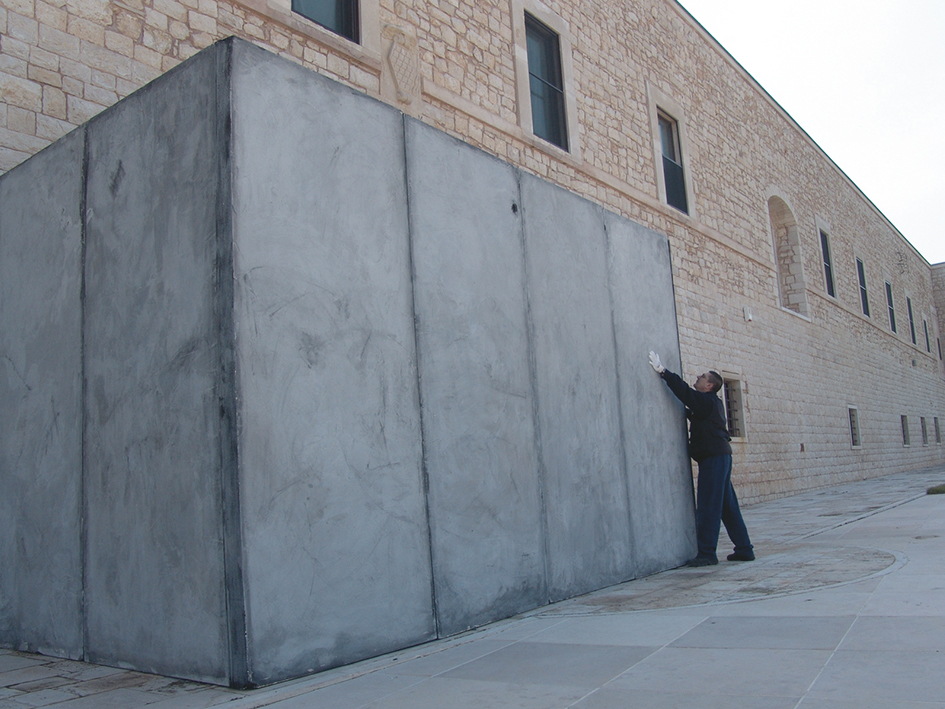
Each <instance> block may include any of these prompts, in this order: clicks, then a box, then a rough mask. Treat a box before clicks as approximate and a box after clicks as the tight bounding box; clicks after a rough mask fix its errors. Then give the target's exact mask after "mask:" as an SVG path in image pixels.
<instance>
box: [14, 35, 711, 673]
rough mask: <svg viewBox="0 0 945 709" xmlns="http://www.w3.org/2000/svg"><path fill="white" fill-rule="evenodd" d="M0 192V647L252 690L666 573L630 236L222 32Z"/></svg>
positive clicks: (652, 291) (651, 337)
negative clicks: (217, 40)
mask: <svg viewBox="0 0 945 709" xmlns="http://www.w3.org/2000/svg"><path fill="white" fill-rule="evenodd" d="M83 151H84V155H85V164H86V169H85V172H84V173H83V170H82V165H83V162H82V160H83ZM59 177H61V178H63V179H62V180H58V179H57V178H59ZM36 185H45V187H44V188H43V189H37V188H36ZM11 199H12V200H14V201H15V203H16V204H19V203H20V201H21V200H24V206H23V207H22V208H17V209H11V208H10V207H9V206H8V205H9V204H11V201H10V200H11ZM0 200H3V201H2V202H0V205H3V213H2V215H0V237H2V239H3V240H2V241H0V249H2V255H3V264H2V268H3V274H4V291H3V295H4V300H3V302H2V304H0V322H2V324H3V331H2V334H0V346H2V349H0V366H2V367H3V368H4V369H3V372H4V375H3V376H4V379H3V386H4V387H5V389H4V395H5V396H7V397H9V399H10V400H11V401H13V402H14V405H13V406H12V407H11V409H10V413H9V414H8V413H4V415H3V417H2V421H0V434H2V438H0V442H2V445H3V450H2V451H0V456H2V457H0V461H2V463H3V468H2V470H0V474H2V476H3V480H2V484H3V486H4V489H5V490H6V489H11V490H15V491H16V498H11V497H10V496H4V498H3V501H2V502H0V504H2V505H4V508H3V510H4V512H5V513H6V512H9V513H10V514H4V517H3V521H2V522H0V524H3V525H5V527H4V528H3V530H2V531H4V532H9V534H4V539H3V541H2V542H0V544H2V546H0V551H2V553H3V557H2V559H0V569H2V570H0V574H3V575H2V576H0V579H2V580H3V584H4V586H3V596H2V599H3V602H2V604H0V611H2V615H0V642H2V643H4V644H5V645H9V646H17V647H28V648H31V649H42V650H44V651H47V652H51V653H52V654H61V655H67V656H73V657H85V658H88V659H92V660H96V661H99V662H105V663H120V664H122V665H128V666H133V667H136V668H139V669H144V670H150V671H156V672H161V673H165V674H173V675H178V676H184V677H193V678H198V679H202V680H206V681H212V682H219V683H230V684H234V685H242V684H264V683H268V682H273V681H277V680H279V679H284V678H288V677H293V676H299V675H302V674H306V673H309V672H313V671H318V670H322V669H326V668H328V667H332V666H336V665H339V664H344V663H348V662H352V661H355V660H358V659H362V658H365V657H370V656H373V655H377V654H381V653H384V652H387V651H392V650H395V649H398V648H401V647H405V646H408V645H411V644H415V643H419V642H423V641H425V640H428V639H431V638H434V637H437V636H443V635H448V634H452V633H456V632H460V631H462V630H464V629H466V628H469V627H473V626H476V625H480V624H482V623H486V622H489V621H491V620H495V619H497V618H502V617H507V616H509V615H512V614H514V613H517V612H520V611H523V610H526V609H529V608H533V607H536V606H538V605H541V604H543V603H547V602H548V601H551V600H557V599H560V598H566V597H569V596H573V595H576V594H579V593H583V592H585V591H588V590H591V589H594V588H599V587H601V586H604V585H607V584H611V583H614V582H618V581H622V580H625V579H629V578H632V577H635V576H639V575H642V574H645V573H651V572H653V571H656V570H659V569H663V568H667V567H671V566H674V565H677V564H678V563H680V562H682V561H683V560H685V559H686V558H687V557H688V556H689V555H690V554H691V553H692V552H693V548H694V534H693V529H692V489H691V477H690V470H689V464H688V459H687V457H686V454H685V430H684V420H683V418H682V412H681V407H680V406H679V405H678V403H677V402H676V401H675V400H674V399H673V397H672V395H671V394H670V393H669V392H668V390H666V388H665V386H663V385H662V382H660V380H659V379H658V378H657V377H656V376H655V375H654V374H653V372H652V371H651V370H650V369H649V367H648V366H647V364H646V352H647V350H648V349H649V348H650V347H653V348H655V349H658V350H659V351H660V352H661V353H662V354H663V355H664V358H665V359H666V360H667V361H668V363H669V364H670V365H671V366H674V367H677V368H678V364H679V361H678V343H677V338H676V327H675V311H674V305H673V291H672V281H671V270H670V262H669V249H668V243H667V240H666V239H665V237H663V236H661V235H659V234H656V233H654V232H652V231H649V230H647V229H645V228H643V227H641V226H639V225H635V224H632V223H630V222H628V221H627V220H625V219H622V218H620V217H618V216H616V215H613V214H609V213H607V212H605V211H604V210H602V209H601V208H599V207H597V206H595V205H593V204H591V203H590V202H587V201H584V200H582V199H579V198H577V197H575V196H574V195H571V194H569V193H567V192H565V191H563V190H561V189H559V188H557V187H554V186H551V185H550V184H548V183H545V182H543V181H542V180H539V179H537V178H535V177H534V176H531V175H528V174H525V173H523V172H521V171H519V170H516V169H513V168H512V167H510V166H509V165H507V164H505V163H503V162H501V161H499V160H497V159H495V158H493V157H490V156H488V155H486V154H485V153H482V152H480V151H478V150H475V149H473V148H471V147H469V146H467V145H465V144H463V143H461V142H458V141H456V140H454V139H452V138H450V137H448V136H446V135H444V134H442V133H440V132H438V131H436V130H434V129H432V128H430V127H429V126H426V125H423V124H421V123H419V122H417V121H414V120H412V119H406V118H405V117H404V116H403V115H402V114H400V113H399V112H397V111H396V110H394V109H392V108H391V107H389V106H386V105H384V104H381V103H379V102H377V101H374V100H372V99H370V98H367V97H365V96H364V95H362V94H359V93H357V92H355V91H352V90H350V89H348V88H345V87H343V86H341V85H339V84H336V83H334V82H332V81H330V80H328V79H326V78H324V77H321V76H319V75H317V74H314V73H311V72H309V71H307V70H304V69H302V68H301V67H299V66H297V65H295V64H293V63H290V62H287V61H284V60H282V59H279V58H277V57H274V56H272V55H270V54H268V53H266V52H264V51H263V50H261V49H258V48H256V47H253V46H251V45H248V44H246V43H243V42H239V41H233V40H230V41H227V42H224V43H221V44H218V45H215V46H214V47H212V48H210V49H209V50H208V51H206V52H203V53H201V54H200V55H198V56H197V57H194V58H193V59H191V60H190V61H188V62H185V63H184V64H183V65H181V66H180V67H178V68H177V69H175V70H174V71H172V72H170V73H168V74H166V75H164V76H163V77H161V78H160V79H159V80H157V81H156V82H154V83H152V84H150V85H149V86H148V87H146V88H145V89H143V90H142V91H140V92H138V93H136V94H134V95H133V96H131V97H129V98H128V99H126V100H125V101H122V102H121V103H119V104H117V105H116V106H115V107H113V108H112V109H109V110H108V111H106V112H104V113H103V114H101V115H100V116H99V117H98V118H96V119H94V120H93V121H92V122H91V123H90V124H89V126H88V127H87V129H85V132H77V133H75V134H73V135H72V136H70V137H69V138H68V139H67V140H66V141H64V142H62V143H59V144H57V145H56V146H54V147H53V148H52V149H51V150H49V151H46V152H44V153H42V154H41V155H39V156H37V157H36V158H34V159H32V160H30V161H28V162H27V163H25V164H24V165H23V166H21V167H19V168H16V169H14V170H12V171H11V172H9V173H7V175H5V176H3V178H0ZM83 204H84V208H85V211H84V214H85V220H84V222H82V220H81V219H79V218H78V216H77V215H81V214H82V213H83V206H82V205H83ZM60 205H61V206H60ZM62 215H67V216H65V217H64V216H62ZM68 215H71V216H68ZM83 230H84V235H85V242H84V243H85V247H84V251H83V250H82V248H81V247H80V245H81V243H82V234H83ZM40 232H42V233H40ZM8 234H14V235H15V236H14V237H9V236H7V235H8ZM47 261H48V263H47ZM82 264H84V270H83V268H82ZM26 273H29V274H33V273H35V274H36V276H35V277H33V276H32V275H31V276H30V278H29V279H28V280H29V282H30V284H31V285H30V287H29V289H26V290H24V291H23V293H22V295H20V294H19V293H18V292H17V291H16V289H13V288H8V286H7V285H6V284H7V283H10V282H16V281H17V280H18V279H19V280H23V276H22V275H18V274H26ZM63 274H65V275H63ZM50 402H52V403H50ZM57 414H58V415H57ZM51 442H52V443H51ZM47 478H48V481H47V480H46V479H47ZM21 500H22V501H21ZM53 516H55V519H53ZM41 534H45V535H46V536H45V537H43V539H46V540H48V545H47V548H49V549H54V550H55V553H56V554H58V556H59V557H60V558H61V563H57V564H56V567H55V569H51V568H44V569H43V571H42V572H40V571H37V568H39V567H40V566H42V564H41V563H38V560H39V559H41V558H42V556H41V555H40V552H39V546H38V542H36V541H35V539H36V537H37V535H41ZM8 538H9V540H10V541H8ZM8 588H10V589H16V592H15V593H14V592H12V591H7V589H8ZM46 589H49V593H46ZM83 592H84V594H85V595H84V597H85V603H84V605H83V604H82V603H81V598H82V593H83ZM54 594H56V595H54ZM59 594H65V596H62V595H59ZM62 597H66V598H69V599H70V600H69V602H68V603H67V604H65V605H63V604H62V603H61V598H62ZM55 633H60V634H62V635H63V637H62V639H60V640H55V641H54V640H53V639H54V638H55Z"/></svg>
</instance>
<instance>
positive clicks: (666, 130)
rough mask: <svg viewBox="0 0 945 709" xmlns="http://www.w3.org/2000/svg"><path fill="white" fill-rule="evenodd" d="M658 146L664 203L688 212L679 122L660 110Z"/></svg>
mask: <svg viewBox="0 0 945 709" xmlns="http://www.w3.org/2000/svg"><path fill="white" fill-rule="evenodd" d="M659 126H660V147H661V149H662V151H663V181H664V183H665V185H666V203H667V204H668V205H670V206H671V207H675V208H676V209H678V210H679V211H680V212H686V213H687V214H688V213H689V202H688V200H687V199H686V175H685V173H684V171H683V166H682V149H681V147H680V143H679V123H678V122H677V121H676V120H675V119H674V118H671V117H670V116H668V115H666V114H665V113H663V112H662V111H660V112H659Z"/></svg>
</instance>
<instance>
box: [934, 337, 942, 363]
mask: <svg viewBox="0 0 945 709" xmlns="http://www.w3.org/2000/svg"><path fill="white" fill-rule="evenodd" d="M935 341H936V342H938V359H939V361H940V362H941V361H942V338H941V337H936V338H935Z"/></svg>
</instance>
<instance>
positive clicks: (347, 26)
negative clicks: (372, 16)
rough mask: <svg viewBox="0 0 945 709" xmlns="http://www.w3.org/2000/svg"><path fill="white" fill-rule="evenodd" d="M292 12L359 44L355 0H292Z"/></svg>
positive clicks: (356, 4) (356, 3)
mask: <svg viewBox="0 0 945 709" xmlns="http://www.w3.org/2000/svg"><path fill="white" fill-rule="evenodd" d="M292 11H293V12H297V13H298V14H300V15H302V16H303V17H307V18H308V19H310V20H311V21H312V22H315V23H317V24H319V25H321V26H322V27H324V28H325V29H328V30H331V31H332V32H334V33H335V34H337V35H341V36H342V37H345V38H347V39H350V40H351V41H352V42H360V40H361V38H360V34H361V33H360V32H359V25H360V23H359V18H358V2H357V0H292Z"/></svg>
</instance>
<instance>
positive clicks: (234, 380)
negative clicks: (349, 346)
mask: <svg viewBox="0 0 945 709" xmlns="http://www.w3.org/2000/svg"><path fill="white" fill-rule="evenodd" d="M232 68H233V41H232V40H226V41H224V42H222V43H221V44H220V49H219V53H218V54H217V57H216V67H215V70H214V83H215V96H214V116H213V118H212V120H213V121H214V130H215V131H216V136H215V140H216V143H217V147H218V151H217V152H218V155H219V158H218V163H217V166H216V167H217V196H216V235H215V236H216V257H215V259H216V263H215V264H214V281H215V283H214V293H213V296H212V297H213V298H214V300H215V303H214V306H213V309H214V317H215V319H216V323H215V331H216V340H217V347H218V357H219V360H218V366H217V382H216V388H217V397H216V398H217V402H218V405H219V421H220V431H219V445H220V450H219V466H220V468H219V475H220V492H221V497H222V501H221V515H222V520H221V522H222V537H223V594H224V607H225V613H226V619H225V632H226V647H227V675H228V677H227V679H228V681H229V685H230V686H231V687H233V688H246V687H251V686H253V681H252V672H251V671H250V668H249V657H248V656H249V648H248V638H247V627H246V604H245V587H244V578H243V564H242V554H243V540H242V514H241V510H240V462H239V421H238V418H239V408H238V396H237V389H238V373H237V356H236V325H235V321H234V318H235V314H234V307H235V305H234V294H235V289H234V283H233V278H234V265H233V253H234V245H233V238H234V235H233V213H232V206H233V205H232V184H231V183H232V166H231V157H232V149H233V144H232V140H233V134H232V118H233V116H232V107H233V101H232V81H231V78H232Z"/></svg>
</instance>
